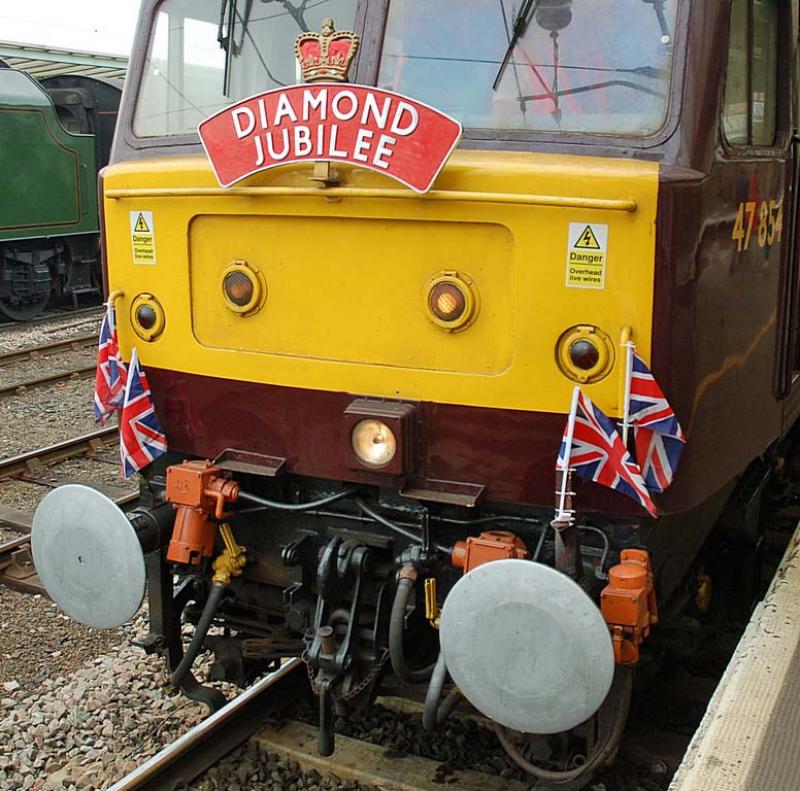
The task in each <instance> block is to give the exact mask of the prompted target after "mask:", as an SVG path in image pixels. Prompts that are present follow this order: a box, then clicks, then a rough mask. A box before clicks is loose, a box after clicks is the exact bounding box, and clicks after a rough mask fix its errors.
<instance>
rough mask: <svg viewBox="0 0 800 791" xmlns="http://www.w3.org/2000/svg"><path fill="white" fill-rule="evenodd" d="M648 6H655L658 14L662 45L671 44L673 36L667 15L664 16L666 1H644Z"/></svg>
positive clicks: (654, 8)
mask: <svg viewBox="0 0 800 791" xmlns="http://www.w3.org/2000/svg"><path fill="white" fill-rule="evenodd" d="M644 2H645V3H647V5H651V6H653V11H655V12H656V17H658V26H659V27H660V28H661V43H662V44H669V43H670V42H671V41H672V36H671V35H670V32H669V23H668V22H667V17H666V14H664V4H665V2H666V0H644Z"/></svg>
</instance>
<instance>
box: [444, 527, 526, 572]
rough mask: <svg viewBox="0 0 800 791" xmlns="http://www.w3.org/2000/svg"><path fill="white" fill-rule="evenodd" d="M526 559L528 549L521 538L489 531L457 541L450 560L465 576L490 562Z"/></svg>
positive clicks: (504, 532) (501, 532)
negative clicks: (462, 570)
mask: <svg viewBox="0 0 800 791" xmlns="http://www.w3.org/2000/svg"><path fill="white" fill-rule="evenodd" d="M527 557H528V548H527V547H526V546H525V544H523V543H522V539H521V538H519V537H518V536H515V535H514V534H513V533H508V532H506V531H504V530H491V531H489V532H487V533H481V534H480V535H479V536H478V537H477V538H476V537H475V536H470V537H469V538H468V539H467V540H466V541H458V542H457V543H456V545H455V546H454V547H453V554H452V555H451V556H450V560H451V561H452V563H453V565H454V566H455V567H456V568H459V569H464V573H465V574H466V573H467V572H468V571H472V569H474V568H476V567H477V566H480V565H482V564H484V563H489V561H492V560H508V559H509V558H519V559H524V558H527Z"/></svg>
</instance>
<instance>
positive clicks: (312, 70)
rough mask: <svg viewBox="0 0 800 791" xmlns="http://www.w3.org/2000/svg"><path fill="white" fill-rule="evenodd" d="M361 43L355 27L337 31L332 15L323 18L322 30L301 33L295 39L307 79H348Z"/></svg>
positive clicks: (313, 80)
mask: <svg viewBox="0 0 800 791" xmlns="http://www.w3.org/2000/svg"><path fill="white" fill-rule="evenodd" d="M358 45H359V38H358V36H357V35H356V34H355V33H354V32H353V31H352V30H338V31H337V30H336V29H335V27H334V25H333V20H332V19H323V20H322V31H321V32H320V33H301V34H300V35H299V36H298V37H297V39H296V40H295V42H294V54H295V56H296V57H297V60H298V61H299V62H300V68H301V69H302V71H303V80H304V81H305V82H319V81H320V80H332V81H334V82H347V72H348V71H349V70H350V64H351V63H352V62H353V58H354V57H355V56H356V52H358Z"/></svg>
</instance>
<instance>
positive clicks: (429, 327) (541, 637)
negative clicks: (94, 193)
mask: <svg viewBox="0 0 800 791" xmlns="http://www.w3.org/2000/svg"><path fill="white" fill-rule="evenodd" d="M318 31H319V32H318ZM797 31H798V2H797V0H791V2H780V1H779V0H703V2H699V1H696V0H604V2H603V3H592V2H589V1H588V0H538V2H537V0H525V1H524V2H512V0H501V1H500V2H495V0H440V1H439V2H436V3H423V2H418V1H417V0H328V2H322V3H313V2H308V1H307V0H193V2H188V0H144V2H143V3H142V11H141V17H140V21H139V26H138V29H137V34H136V44H135V47H134V51H133V56H132V59H131V66H130V72H129V78H128V81H127V83H126V88H125V94H124V97H123V102H122V105H121V110H120V121H119V127H118V131H117V136H116V138H115V144H114V148H113V152H112V156H111V164H110V165H109V166H108V167H107V168H105V169H104V170H103V171H102V173H101V177H100V185H101V195H102V230H103V234H104V267H105V282H106V289H107V293H108V295H109V300H110V301H111V302H112V303H113V305H114V307H115V310H116V317H117V327H118V333H119V346H120V349H121V355H122V358H123V360H125V361H127V360H130V358H131V354H132V353H133V350H134V348H135V350H136V353H137V355H138V359H139V361H140V362H141V364H142V366H143V368H144V370H145V371H146V373H147V377H148V378H149V386H150V389H151V391H152V399H153V403H154V406H155V412H156V413H157V416H158V419H159V420H160V424H161V426H163V430H164V434H165V436H166V439H167V443H168V447H169V451H168V452H167V453H166V454H164V455H161V456H160V457H159V458H157V459H155V461H154V462H153V463H152V464H150V465H148V466H147V467H146V468H145V469H144V470H143V474H142V477H141V500H140V503H139V508H138V509H137V510H136V511H135V512H132V513H128V514H123V513H122V512H121V511H120V510H119V509H117V508H116V506H114V505H113V503H110V502H109V501H107V500H105V499H104V498H103V497H102V496H101V495H99V494H97V493H94V492H92V491H91V490H88V489H85V488H82V487H76V486H70V487H64V488H62V489H59V490H56V491H55V492H54V493H51V494H50V495H48V497H47V498H46V499H45V500H44V501H43V503H42V505H41V506H40V508H39V510H38V511H37V514H36V519H35V522H34V528H33V551H34V559H35V561H36V565H37V568H39V571H40V575H41V576H42V578H43V581H44V582H45V584H46V585H48V587H49V589H50V590H51V593H52V595H53V596H54V598H55V599H56V600H57V601H58V602H59V603H60V604H61V605H62V606H63V607H64V609H65V610H66V611H67V612H68V613H70V614H72V615H73V616H74V617H77V618H79V619H81V620H83V621H85V622H87V623H92V624H94V625H98V626H110V625H115V624H118V623H120V622H121V621H124V620H125V619H126V618H129V617H131V615H132V613H133V612H135V611H136V609H137V608H138V606H139V604H140V602H141V600H142V596H143V593H144V589H145V581H146V584H147V589H148V594H149V618H150V628H151V633H150V636H149V637H148V639H147V641H146V645H145V648H146V649H147V650H148V651H155V652H158V653H160V654H162V655H163V656H164V658H165V659H166V662H167V665H168V669H169V672H170V674H171V680H172V683H173V685H174V686H176V687H178V688H180V689H182V690H183V691H184V692H185V693H186V694H188V695H189V696H191V697H194V698H196V699H198V700H203V701H205V702H206V703H207V704H208V705H209V706H210V707H211V708H214V707H216V706H218V705H220V704H221V702H222V701H221V700H220V694H219V692H218V691H216V690H215V689H214V688H212V687H210V686H207V685H202V684H200V683H199V681H198V680H197V678H196V677H195V675H194V674H193V672H192V667H193V664H194V662H195V661H196V659H197V657H198V655H199V654H200V652H201V651H208V652H213V657H212V661H211V665H210V671H209V675H210V678H211V679H214V680H223V679H224V680H228V681H233V682H236V683H238V684H241V685H244V684H247V683H248V682H250V681H251V680H252V679H253V678H254V677H255V676H256V675H257V674H259V673H262V672H264V671H265V670H269V669H271V668H275V667H277V666H278V665H279V664H280V663H281V661H283V660H284V659H286V658H287V657H294V656H301V657H303V659H304V660H305V662H306V663H307V666H308V674H309V679H310V684H311V687H312V689H313V690H314V692H316V694H317V695H318V696H319V702H320V749H321V750H322V751H323V752H326V753H329V752H331V751H332V750H333V749H334V735H333V718H334V714H339V715H342V716H346V715H348V714H350V713H352V712H357V711H359V710H360V709H362V708H363V707H365V706H368V705H369V704H370V702H371V701H372V700H373V699H374V696H375V695H376V694H377V692H378V691H379V690H381V689H393V690H394V691H395V692H396V693H398V694H405V693H407V692H409V691H412V692H413V691H414V689H415V688H419V689H422V690H425V691H426V693H427V695H426V703H425V717H424V723H425V726H426V727H427V728H431V729H432V728H435V727H436V726H437V724H438V723H440V722H441V721H442V720H443V719H444V718H445V717H447V716H448V714H449V712H450V711H451V710H452V708H453V706H454V705H456V704H457V703H458V702H459V700H460V699H461V698H462V697H463V698H465V699H466V700H467V701H468V702H469V703H471V704H472V705H474V706H475V707H476V708H477V709H479V710H480V711H481V712H482V713H483V714H484V715H486V716H487V717H489V718H490V719H491V720H493V721H495V723H496V729H497V733H498V737H499V740H500V743H501V744H502V746H503V748H504V749H505V750H506V751H507V752H508V754H509V755H510V756H511V757H512V758H513V760H514V761H515V762H516V763H517V764H518V765H519V766H520V767H522V768H523V769H524V770H525V771H527V772H529V773H530V774H531V775H533V776H534V777H535V778H538V779H539V780H542V781H543V782H547V783H550V784H553V783H555V784H561V787H565V788H566V787H577V786H579V785H580V784H582V783H584V782H586V780H587V779H588V778H589V777H590V776H591V773H592V771H593V770H594V769H596V768H597V767H598V766H600V765H601V764H602V763H603V762H604V761H606V760H608V759H609V757H610V756H611V755H612V754H613V753H614V750H615V749H616V746H617V744H618V741H619V738H620V734H621V731H622V728H623V725H624V722H625V718H626V716H627V710H628V705H629V702H630V696H631V677H632V672H633V670H634V669H635V667H636V666H637V664H640V663H641V662H643V661H646V660H648V657H649V656H651V655H653V654H655V653H657V651H656V648H655V646H657V645H658V644H659V642H658V636H659V631H662V633H663V634H670V635H672V636H673V637H675V636H676V635H677V636H678V637H677V638H676V639H677V640H678V641H680V640H683V639H684V638H683V637H681V636H680V635H681V632H680V629H681V628H682V626H684V627H685V626H686V624H687V622H690V621H691V622H692V623H695V624H697V623H700V622H702V618H703V613H704V612H706V611H707V610H708V608H709V606H710V605H709V600H710V598H713V593H711V592H710V585H711V581H710V576H711V574H710V572H709V569H713V568H714V567H715V566H720V565H723V564H725V563H730V562H731V561H732V558H731V554H732V553H730V552H729V553H728V554H727V555H724V554H723V553H724V550H722V549H720V547H721V546H722V545H721V544H720V542H719V541H716V540H715V541H713V542H710V543H709V536H711V535H712V531H714V528H715V526H716V527H717V529H718V531H721V534H722V535H724V536H733V535H736V536H738V537H740V540H744V541H746V543H747V545H748V546H751V547H754V546H757V544H758V542H759V540H760V535H761V531H762V528H763V519H761V518H760V516H759V514H760V513H761V512H762V510H763V509H762V506H763V504H764V502H765V498H766V494H767V493H768V492H770V493H772V492H774V491H778V490H779V489H780V487H779V486H777V485H772V483H773V482H775V481H778V482H781V481H782V480H783V479H784V478H786V476H788V473H789V471H791V470H792V469H794V463H793V461H792V459H793V458H794V455H793V454H794V451H793V448H794V443H793V435H794V429H795V426H796V423H797V420H798V416H799V415H800V379H799V378H798V374H800V345H798V333H797V328H798V318H799V317H798V310H797V307H798V296H799V295H800V269H799V268H798V263H799V261H798V252H797V222H796V213H797V202H796V195H797V187H798V179H800V152H798V142H797V141H798V137H797V134H796V130H797V128H798V121H797V118H798V115H797V114H798V107H797V95H798V94H797V87H798V83H797V70H796V66H797V47H796V45H797ZM356 47H357V51H356ZM320 79H322V82H318V81H317V80H320ZM304 80H305V81H306V82H303V81H304ZM348 80H349V82H348ZM298 86H300V87H298ZM323 92H324V94H323ZM398 97H399V98H398ZM402 97H406V98H402ZM226 108H227V109H226ZM230 108H233V109H230ZM409 108H410V109H409ZM429 112H430V113H439V112H440V113H442V114H444V116H446V117H448V118H450V119H451V120H452V121H453V123H456V124H457V125H459V124H460V127H461V129H462V130H463V134H462V135H461V137H460V142H458V144H457V146H456V147H455V148H454V150H453V151H452V153H450V150H449V148H448V146H449V145H450V139H449V138H447V139H445V138H446V135H445V134H444V132H442V135H440V136H438V137H437V136H436V135H435V134H433V133H431V134H430V135H428V136H426V137H424V138H423V139H417V138H414V139H415V140H416V142H415V143H414V145H416V146H417V148H414V149H410V148H408V147H405V148H404V146H407V144H408V145H410V143H409V142H408V141H410V140H411V136H412V131H411V130H416V128H417V127H418V126H419V127H420V128H421V125H422V124H423V122H425V123H427V122H428V121H427V120H426V119H429V120H430V119H433V116H430V118H429V116H428V115H426V113H429ZM226 113H227V115H226ZM226 118H227V119H228V120H227V121H225V120H224V119H226ZM437 118H438V116H437ZM215 119H217V120H215ZM219 119H223V120H219ZM223 121H224V123H223ZM430 122H431V123H434V121H433V120H431V121H430ZM217 123H219V124H222V126H223V127H224V129H223V132H224V134H226V135H228V136H229V138H226V140H228V142H227V143H226V144H225V145H224V146H221V147H216V148H215V147H214V146H212V145H210V144H209V140H210V138H209V134H210V130H212V127H213V125H214V124H217ZM353 125H354V126H353ZM198 126H199V127H200V133H198ZM333 126H337V129H338V131H337V134H338V137H337V138H336V139H333V140H332V139H331V138H332V136H333V131H332V130H333ZM220 128H222V127H220ZM431 128H433V127H431ZM435 128H436V129H440V127H435ZM442 129H443V127H442ZM348 134H349V135H350V137H347V135H348ZM414 134H416V132H414ZM326 135H327V136H326ZM201 136H202V142H201ZM457 139H458V136H457V135H456V137H454V138H453V140H452V142H453V143H455V141H456V140H457ZM204 144H205V148H204ZM436 146H440V147H441V148H442V152H443V153H442V154H441V159H442V162H444V164H443V167H441V169H440V170H436V169H434V171H433V172H432V173H431V174H430V179H431V183H432V187H431V184H430V183H422V185H421V186H420V184H418V183H417V182H416V181H414V178H416V176H418V175H419V169H420V168H421V167H422V165H424V164H425V162H426V161H427V160H426V158H427V157H429V155H430V152H431V150H432V149H433V148H435V147H436ZM240 151H241V152H244V153H243V154H242V156H243V157H251V158H252V159H251V160H248V161H246V162H245V161H244V160H243V161H242V162H239V161H238V160H237V159H236V157H237V156H239V154H238V153H237V152H240ZM248 152H249V153H248ZM409 152H411V153H409ZM359 155H360V156H359ZM393 156H394V157H395V159H394V160H393V159H392V157H393ZM209 157H210V158H211V161H210V159H209ZM267 158H271V159H272V162H271V163H270V164H274V165H280V166H276V167H269V168H267V167H265V166H264V163H265V161H266V159H267ZM401 158H403V159H402V164H403V167H404V168H405V169H406V171H405V172H407V173H408V174H410V175H409V176H408V178H407V179H405V183H406V184H408V185H411V186H412V187H414V188H413V189H412V188H410V187H409V186H405V185H404V184H399V183H397V180H392V179H391V178H390V176H392V175H395V177H396V179H400V181H403V179H402V178H400V177H399V176H397V174H396V173H393V172H391V167H390V165H392V162H395V164H396V163H397V161H399V159H401ZM445 160H446V161H445ZM212 165H213V167H212ZM392 167H393V166H392ZM237 168H238V170H237ZM226 169H227V170H226ZM229 170H230V174H231V175H230V176H223V175H222V174H223V172H224V173H228V171H229ZM387 173H388V175H387ZM424 181H425V179H424V178H423V179H421V182H424ZM630 344H635V348H636V351H637V354H638V355H640V356H641V358H642V359H643V360H644V361H646V363H647V364H648V365H649V368H650V369H651V370H652V372H653V374H654V376H655V377H656V379H657V380H658V382H659V383H660V385H661V387H662V389H663V391H664V393H665V394H666V396H667V397H668V399H669V403H670V404H671V406H672V408H673V409H674V412H675V415H676V416H677V418H678V419H679V420H680V423H681V425H682V427H683V430H684V432H685V436H686V445H685V450H684V452H683V455H682V458H681V460H680V465H679V466H678V468H677V472H676V475H675V479H674V482H673V483H672V485H671V486H669V488H667V489H666V491H665V492H664V493H663V494H658V495H655V496H654V500H655V506H656V513H655V514H654V515H651V514H648V513H647V512H646V511H645V510H644V509H643V508H641V507H640V506H639V504H638V503H637V502H636V501H634V500H633V499H631V498H629V497H626V496H624V494H622V493H620V492H618V491H613V490H612V489H610V488H606V487H602V486H600V485H598V484H597V483H592V482H588V481H584V480H581V479H580V478H579V477H578V476H573V477H572V480H571V481H567V484H568V486H567V489H565V490H563V494H564V496H565V498H566V500H567V505H568V508H567V510H566V512H562V513H561V515H562V516H563V513H566V514H567V516H568V518H566V519H556V520H555V521H554V519H553V508H554V505H555V503H556V498H557V494H556V493H557V491H558V490H559V488H560V478H559V477H557V476H556V472H555V470H556V457H557V456H558V452H559V446H560V443H561V441H562V434H563V431H564V426H565V422H566V421H567V415H568V413H569V411H570V402H571V399H572V394H573V391H574V388H575V386H576V384H577V385H578V386H579V387H580V388H581V390H582V392H583V393H585V394H587V395H588V396H589V397H590V398H591V401H592V402H593V403H594V404H595V405H597V407H598V408H599V409H601V410H602V411H603V412H604V413H605V415H607V416H610V417H611V418H612V419H614V420H618V419H622V418H623V416H624V413H625V404H624V401H625V398H626V380H627V376H626V363H625V360H626V353H625V349H626V348H628V347H629V346H630ZM570 515H571V516H570ZM713 535H714V536H716V535H718V532H717V531H714V532H713ZM715 552H716V553H718V554H715ZM690 616H691V617H690ZM182 622H190V623H193V624H195V627H194V628H195V631H194V636H193V638H192V640H191V643H190V644H189V646H188V647H187V648H185V647H184V646H183V644H182V642H181V623H182ZM212 625H217V626H222V627H224V628H223V629H222V630H221V631H220V630H212V629H210V627H211V626H212ZM662 644H663V641H662Z"/></svg>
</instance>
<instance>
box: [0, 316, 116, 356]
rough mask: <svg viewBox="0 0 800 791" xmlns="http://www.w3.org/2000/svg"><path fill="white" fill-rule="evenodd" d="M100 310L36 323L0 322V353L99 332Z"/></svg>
mask: <svg viewBox="0 0 800 791" xmlns="http://www.w3.org/2000/svg"><path fill="white" fill-rule="evenodd" d="M101 318H102V311H101V309H100V308H98V309H97V312H96V313H92V314H91V315H88V316H87V315H80V316H76V317H73V318H71V317H70V316H69V314H65V315H64V316H59V317H55V318H53V319H52V320H50V321H46V322H40V323H37V324H24V323H22V324H16V323H5V324H0V353H2V352H11V351H17V350H18V349H27V348H29V347H30V346H39V345H40V344H43V343H52V342H53V341H63V340H67V339H68V338H73V337H76V336H78V335H88V334H89V333H90V332H95V333H96V332H99V330H100V320H101Z"/></svg>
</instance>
